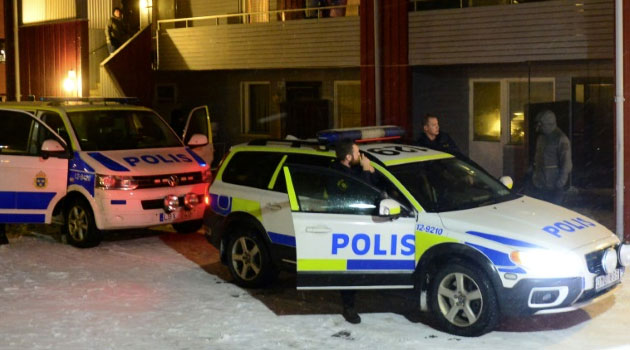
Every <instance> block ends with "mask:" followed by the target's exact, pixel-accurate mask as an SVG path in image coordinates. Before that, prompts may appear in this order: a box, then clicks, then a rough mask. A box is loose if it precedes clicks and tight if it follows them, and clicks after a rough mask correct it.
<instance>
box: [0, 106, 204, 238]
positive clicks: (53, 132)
mask: <svg viewBox="0 0 630 350" xmlns="http://www.w3.org/2000/svg"><path fill="white" fill-rule="evenodd" d="M127 101H128V100H127V99H48V100H45V101H38V102H7V103H3V104H1V105H0V174H2V181H0V223H53V222H54V223H59V224H62V225H63V226H62V227H63V228H62V231H63V233H64V237H65V238H66V239H67V241H68V242H69V243H70V244H72V245H74V246H76V247H92V246H95V245H98V244H99V243H100V241H101V240H102V238H103V234H104V232H105V231H107V230H114V229H127V228H136V227H148V226H155V225H162V224H173V226H174V228H175V229H176V230H177V231H179V232H193V231H197V230H199V229H200V228H201V227H202V225H203V221H202V218H203V215H204V211H205V210H206V208H207V203H208V202H209V198H208V186H209V183H210V178H211V174H210V167H209V164H210V162H211V161H212V160H211V159H208V158H206V159H204V158H203V157H201V156H199V155H198V154H197V153H196V151H199V152H200V154H204V149H207V148H208V147H211V144H210V142H211V139H209V137H211V136H210V135H211V133H210V132H209V130H210V121H209V116H208V115H207V108H205V107H202V108H201V109H195V110H193V113H191V115H190V116H189V120H188V124H187V127H186V131H185V134H184V140H185V141H186V144H187V146H185V145H184V143H182V140H181V139H180V138H179V136H178V135H176V134H175V132H174V131H173V130H172V129H171V128H170V127H169V125H168V124H167V123H166V122H165V121H164V120H163V119H162V118H161V117H160V116H159V115H157V114H156V113H155V112H154V111H152V110H151V109H148V108H144V107H139V106H134V105H131V104H127V103H125V102H127ZM186 132H187V133H186ZM192 148H195V150H196V151H193V149H192ZM210 154H212V153H210Z"/></svg>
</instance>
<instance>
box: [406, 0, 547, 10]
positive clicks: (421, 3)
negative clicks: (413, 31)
mask: <svg viewBox="0 0 630 350" xmlns="http://www.w3.org/2000/svg"><path fill="white" fill-rule="evenodd" d="M541 1H550V0H409V5H410V6H409V11H414V12H415V11H430V10H441V9H453V8H465V7H481V6H496V5H518V4H524V3H528V2H541Z"/></svg>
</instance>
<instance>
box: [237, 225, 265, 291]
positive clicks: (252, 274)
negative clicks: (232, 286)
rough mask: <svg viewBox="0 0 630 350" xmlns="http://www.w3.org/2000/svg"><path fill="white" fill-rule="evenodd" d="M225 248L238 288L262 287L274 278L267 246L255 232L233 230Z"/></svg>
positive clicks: (241, 229) (242, 229)
mask: <svg viewBox="0 0 630 350" xmlns="http://www.w3.org/2000/svg"><path fill="white" fill-rule="evenodd" d="M227 248H228V251H227V258H228V259H227V260H228V267H229V269H230V273H231V274H232V277H234V281H235V283H236V284H238V285H239V286H242V287H248V288H251V287H262V286H264V285H266V284H268V283H269V282H271V281H272V280H273V278H274V277H275V270H274V267H273V265H272V263H271V258H270V256H269V251H268V249H267V246H266V244H265V243H264V241H263V240H262V239H261V238H260V236H259V235H257V234H256V232H255V231H253V230H251V229H244V228H239V229H237V230H235V232H234V233H233V234H232V235H231V236H230V239H229V242H228V247H227Z"/></svg>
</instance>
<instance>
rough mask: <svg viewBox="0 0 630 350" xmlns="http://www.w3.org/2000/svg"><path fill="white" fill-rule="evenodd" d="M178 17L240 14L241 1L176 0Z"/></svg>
mask: <svg viewBox="0 0 630 350" xmlns="http://www.w3.org/2000/svg"><path fill="white" fill-rule="evenodd" d="M176 1H177V3H176V5H177V16H178V17H179V18H185V17H201V16H215V15H225V14H228V13H238V12H239V2H240V0H176Z"/></svg>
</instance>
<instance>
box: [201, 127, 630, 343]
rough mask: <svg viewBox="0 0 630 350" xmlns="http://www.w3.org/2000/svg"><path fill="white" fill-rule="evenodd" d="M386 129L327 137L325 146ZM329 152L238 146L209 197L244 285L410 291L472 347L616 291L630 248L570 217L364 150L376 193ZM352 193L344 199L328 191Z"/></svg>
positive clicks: (450, 160) (399, 152)
mask: <svg viewBox="0 0 630 350" xmlns="http://www.w3.org/2000/svg"><path fill="white" fill-rule="evenodd" d="M362 134H363V137H364V138H365V137H366V136H367V138H373V137H374V136H375V134H378V135H376V136H385V138H387V137H388V136H390V135H389V131H378V130H375V129H367V130H341V131H333V132H323V133H320V138H321V139H322V140H323V141H324V143H327V142H330V141H333V142H334V141H335V140H338V139H341V138H343V137H345V136H348V135H351V136H352V137H353V138H355V139H356V138H360V137H361V135H362ZM321 144H322V143H321V142H319V143H318V142H315V143H310V142H304V141H253V142H250V143H249V144H243V145H238V146H234V147H232V149H231V150H230V152H229V154H228V155H227V156H226V157H225V159H224V160H223V162H222V165H221V166H220V168H219V170H218V173H217V174H216V177H215V179H214V182H213V184H212V185H211V188H210V196H211V204H210V206H211V209H212V211H213V213H214V214H213V215H211V216H209V217H208V218H207V224H208V230H207V233H206V235H207V239H208V240H209V241H210V243H212V244H213V245H215V246H217V247H219V248H220V252H221V259H222V261H223V262H224V263H225V264H227V265H228V267H229V270H230V272H231V275H232V276H233V278H234V280H235V282H236V283H237V284H239V285H241V286H245V287H256V286H261V285H264V284H266V283H268V282H270V281H272V280H273V278H274V277H275V275H276V273H277V272H278V270H279V269H282V268H287V269H293V270H297V288H298V289H375V288H376V289H391V288H409V289H411V288H414V289H415V291H416V295H417V300H418V307H419V308H420V309H422V310H429V311H431V312H432V314H433V317H435V319H436V321H437V324H438V325H439V326H440V327H441V329H443V330H445V331H447V332H450V333H453V334H457V335H462V336H478V335H481V334H484V333H486V332H488V331H491V330H492V329H493V328H494V327H495V326H496V325H497V323H498V321H499V319H500V316H501V315H511V316H514V315H531V314H539V313H549V312H563V311H568V310H572V309H575V308H578V307H581V306H583V305H585V304H588V303H590V302H593V301H595V300H597V299H598V298H599V297H603V296H605V295H608V294H609V293H611V292H612V291H613V290H614V289H615V288H616V287H617V286H618V285H619V283H620V281H621V278H622V275H623V273H624V271H625V267H626V266H627V265H628V264H629V263H630V246H629V245H627V244H621V243H620V241H619V239H618V238H617V236H615V235H614V234H613V233H612V232H611V231H609V230H608V229H607V228H606V227H604V226H602V225H601V224H599V223H597V222H596V221H595V220H593V219H591V218H588V217H586V216H584V215H581V214H578V213H576V212H574V211H571V210H568V209H565V208H562V207H560V206H556V205H553V204H550V203H547V202H544V201H540V200H537V199H534V198H530V197H527V196H522V195H518V194H516V193H514V192H512V191H511V190H510V189H509V187H511V179H509V178H502V179H501V181H497V180H496V179H494V178H492V177H491V176H490V175H489V174H488V173H486V172H485V171H484V170H483V169H479V168H477V167H475V166H474V165H471V164H469V163H467V162H466V161H463V160H461V159H458V158H456V157H454V156H453V155H451V154H447V153H442V152H438V151H434V150H431V149H427V148H422V147H417V146H410V145H401V144H395V143H361V144H360V150H361V152H362V154H363V155H364V156H367V157H369V159H370V160H371V164H372V165H373V167H374V168H375V170H376V173H377V181H376V185H375V186H373V185H371V184H367V183H364V182H362V181H361V180H360V179H356V178H353V177H348V176H347V175H346V174H342V173H339V172H336V171H335V170H333V169H331V168H330V167H329V166H330V164H331V162H332V161H333V159H334V152H333V151H331V150H330V149H329V147H322V146H321ZM339 183H343V186H342V187H343V188H344V191H336V190H334V191H331V190H330V184H339Z"/></svg>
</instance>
